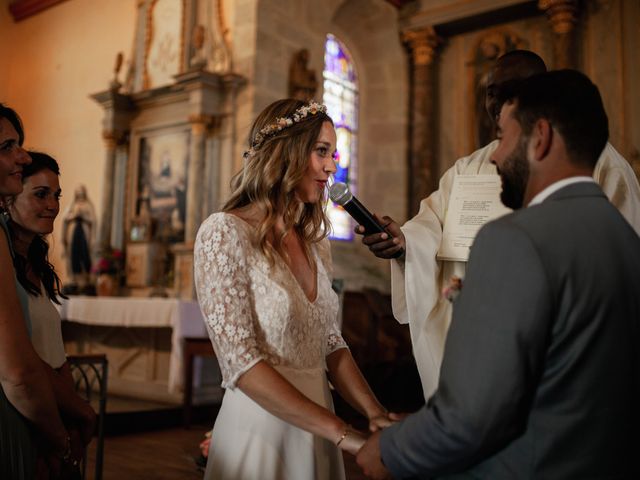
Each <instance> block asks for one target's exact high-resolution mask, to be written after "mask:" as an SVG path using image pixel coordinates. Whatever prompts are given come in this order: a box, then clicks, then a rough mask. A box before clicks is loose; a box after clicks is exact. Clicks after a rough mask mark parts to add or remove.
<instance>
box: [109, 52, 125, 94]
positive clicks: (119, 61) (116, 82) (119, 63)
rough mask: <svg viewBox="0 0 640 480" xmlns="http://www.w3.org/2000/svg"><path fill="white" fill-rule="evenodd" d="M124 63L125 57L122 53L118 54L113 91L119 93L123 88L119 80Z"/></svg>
mask: <svg viewBox="0 0 640 480" xmlns="http://www.w3.org/2000/svg"><path fill="white" fill-rule="evenodd" d="M123 61H124V55H123V54H122V52H118V54H117V55H116V62H115V64H114V66H113V80H111V90H114V91H116V92H117V91H118V90H120V88H121V87H122V83H120V80H118V75H120V69H121V68H122V62H123Z"/></svg>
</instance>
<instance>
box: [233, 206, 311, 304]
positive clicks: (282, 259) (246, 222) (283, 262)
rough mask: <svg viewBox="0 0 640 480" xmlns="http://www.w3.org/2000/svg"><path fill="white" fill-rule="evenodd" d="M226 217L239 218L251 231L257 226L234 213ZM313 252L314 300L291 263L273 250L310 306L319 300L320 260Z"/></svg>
mask: <svg viewBox="0 0 640 480" xmlns="http://www.w3.org/2000/svg"><path fill="white" fill-rule="evenodd" d="M224 213H225V214H226V215H231V216H232V217H234V218H237V219H238V220H240V221H241V222H242V223H243V224H245V225H246V226H247V227H249V228H251V229H255V228H256V226H255V225H253V224H252V223H250V222H249V221H248V220H246V219H244V218H242V217H241V216H239V215H237V214H235V213H232V212H224ZM311 250H312V254H311V256H310V257H309V258H308V259H307V261H308V265H309V268H310V269H311V272H312V275H313V276H314V288H313V291H312V292H310V293H311V295H313V298H309V294H307V292H306V291H305V290H304V288H302V285H301V284H300V282H299V281H298V279H297V277H296V276H295V275H294V273H293V270H292V269H291V266H290V265H289V263H288V262H287V261H286V260H285V259H284V257H283V256H282V255H281V254H280V252H278V251H277V250H276V249H275V248H274V249H273V251H274V252H275V254H276V257H277V258H278V259H279V260H280V262H281V263H282V265H283V266H284V268H285V270H286V271H287V274H288V275H289V276H290V278H291V279H292V280H293V282H294V283H295V284H296V286H297V288H298V290H299V291H300V293H302V296H303V297H304V298H305V299H306V300H307V302H309V303H310V304H314V303H315V302H316V301H317V300H318V295H319V292H318V284H319V282H318V259H317V258H316V255H315V253H313V250H314V249H311Z"/></svg>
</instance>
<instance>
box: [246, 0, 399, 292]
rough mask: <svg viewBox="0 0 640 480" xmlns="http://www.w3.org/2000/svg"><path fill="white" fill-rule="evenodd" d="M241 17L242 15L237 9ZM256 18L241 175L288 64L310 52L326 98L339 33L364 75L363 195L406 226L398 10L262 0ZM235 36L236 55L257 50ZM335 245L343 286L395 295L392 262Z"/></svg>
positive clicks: (358, 1)
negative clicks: (251, 138)
mask: <svg viewBox="0 0 640 480" xmlns="http://www.w3.org/2000/svg"><path fill="white" fill-rule="evenodd" d="M235 12H236V13H235V14H236V16H238V15H239V12H240V10H239V8H238V7H236V9H235ZM256 15H257V18H256V25H255V32H256V33H255V50H254V52H255V54H254V59H253V62H252V63H253V64H252V65H251V64H250V63H249V61H248V60H249V56H247V57H245V61H246V64H245V67H244V70H243V69H241V68H238V73H241V74H243V75H246V76H248V77H249V78H250V82H249V83H250V87H248V88H247V89H246V90H245V91H243V92H242V93H241V94H240V96H239V98H238V109H239V111H240V112H241V114H240V115H239V120H238V136H237V138H238V147H237V149H236V155H235V157H234V159H235V167H236V170H237V169H239V168H240V164H241V155H240V153H241V152H242V150H244V149H245V148H246V137H247V133H248V129H249V127H250V124H251V121H252V120H253V118H254V117H255V115H257V114H258V113H259V112H260V111H261V110H262V108H264V107H265V106H266V105H268V104H269V103H271V102H273V101H274V100H277V99H279V98H283V97H286V96H287V92H288V75H289V64H290V62H291V59H292V57H293V55H294V53H295V52H296V51H298V50H299V49H301V48H307V49H308V50H309V52H310V61H309V68H311V69H314V70H315V72H316V75H317V78H318V81H319V83H320V88H319V91H318V93H317V95H316V96H317V98H318V99H321V98H322V89H321V88H322V87H321V84H322V70H323V64H324V42H325V38H326V35H327V33H333V34H334V35H336V36H337V37H338V38H339V39H340V40H342V41H343V42H344V43H345V44H346V46H347V48H348V49H349V51H350V52H351V54H352V55H353V57H354V60H355V63H356V68H357V73H358V77H359V86H360V125H359V127H360V132H359V134H360V137H359V152H358V164H357V170H358V197H359V198H360V200H361V201H362V202H363V203H364V204H365V205H367V206H368V207H369V208H370V209H371V210H372V211H376V212H380V213H381V214H387V215H391V216H392V217H394V218H396V219H397V220H399V221H404V220H405V219H406V204H405V203H406V200H405V198H406V176H407V171H406V130H407V101H408V100H407V92H408V87H407V71H406V70H407V62H406V56H405V53H404V51H403V49H402V46H401V43H400V38H399V35H398V28H397V23H396V20H395V19H396V18H397V11H396V9H395V8H394V7H392V6H391V5H389V4H388V3H386V2H384V1H382V0H346V1H337V0H332V1H326V2H316V1H313V0H264V1H260V2H258V3H257V14H256ZM236 38H237V36H235V35H234V51H235V53H236V55H238V54H240V53H241V52H242V53H245V52H246V51H251V46H250V45H247V47H248V48H247V50H243V49H242V48H239V47H240V44H239V43H237V41H236V40H235V39H236ZM248 105H252V107H253V108H252V109H250V108H248ZM249 112H251V115H247V113H249ZM333 247H334V248H333V251H334V263H335V269H336V272H335V275H336V277H340V278H343V279H344V280H345V288H347V289H350V290H358V289H361V288H362V287H365V286H369V287H373V288H377V289H380V290H382V291H388V290H389V281H388V264H387V262H385V261H381V260H378V259H376V258H375V257H373V256H372V255H371V254H370V253H369V251H368V250H367V249H365V248H364V247H363V246H362V245H361V243H360V242H359V239H356V240H355V241H354V242H334V244H333Z"/></svg>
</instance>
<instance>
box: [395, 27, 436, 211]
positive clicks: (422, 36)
mask: <svg viewBox="0 0 640 480" xmlns="http://www.w3.org/2000/svg"><path fill="white" fill-rule="evenodd" d="M402 40H403V41H404V42H405V43H406V44H407V45H408V47H409V49H410V52H411V61H412V62H411V93H410V98H411V101H410V112H409V115H410V117H409V118H410V123H409V124H410V132H409V145H410V147H409V172H408V173H409V217H413V216H414V215H415V214H416V213H418V210H419V207H420V201H421V200H422V199H423V198H425V197H426V196H428V195H429V194H430V193H431V192H432V191H433V190H434V189H435V188H436V186H437V183H438V178H437V174H438V167H437V160H436V150H435V143H436V142H435V139H436V135H435V133H436V130H435V125H436V118H435V106H436V104H435V94H436V92H435V55H436V50H437V47H438V45H439V44H440V43H441V39H440V38H439V37H438V36H437V35H436V32H435V31H434V29H433V27H430V26H429V27H425V28H423V29H420V30H409V31H406V32H404V33H403V35H402Z"/></svg>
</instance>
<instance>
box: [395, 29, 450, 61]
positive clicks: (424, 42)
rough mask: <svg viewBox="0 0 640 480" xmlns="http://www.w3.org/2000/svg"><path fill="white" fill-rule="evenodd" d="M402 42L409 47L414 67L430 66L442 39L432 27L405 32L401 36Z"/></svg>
mask: <svg viewBox="0 0 640 480" xmlns="http://www.w3.org/2000/svg"><path fill="white" fill-rule="evenodd" d="M402 41H403V42H404V43H407V44H408V45H409V48H410V49H411V56H412V58H413V64H414V65H431V63H433V60H434V58H435V55H436V50H437V48H438V46H439V45H440V44H441V43H442V39H441V38H440V37H439V36H438V35H437V34H436V32H435V30H434V29H433V27H432V26H429V27H425V28H422V29H420V30H407V31H406V32H404V33H403V34H402Z"/></svg>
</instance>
